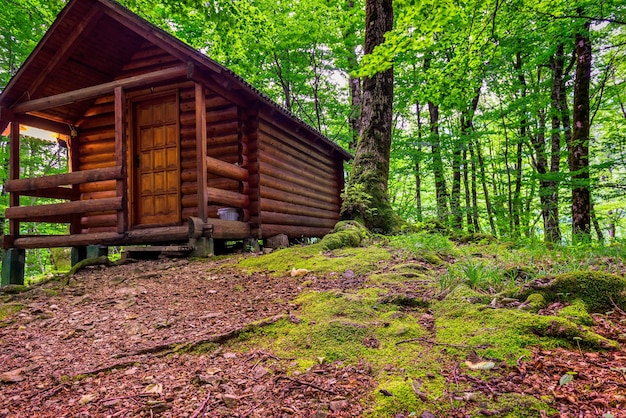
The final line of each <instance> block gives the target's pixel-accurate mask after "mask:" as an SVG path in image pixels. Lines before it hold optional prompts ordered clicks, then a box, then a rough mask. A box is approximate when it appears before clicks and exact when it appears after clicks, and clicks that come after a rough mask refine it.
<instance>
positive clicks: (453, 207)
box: [450, 121, 465, 231]
mask: <svg viewBox="0 0 626 418" xmlns="http://www.w3.org/2000/svg"><path fill="white" fill-rule="evenodd" d="M461 123H465V121H462V122H461ZM462 141H463V138H460V139H459V141H458V142H457V143H456V144H454V149H453V150H452V188H451V189H450V213H451V215H452V223H451V226H452V228H454V229H456V230H458V231H461V230H462V229H463V212H462V211H461V155H462V148H463V144H462Z"/></svg>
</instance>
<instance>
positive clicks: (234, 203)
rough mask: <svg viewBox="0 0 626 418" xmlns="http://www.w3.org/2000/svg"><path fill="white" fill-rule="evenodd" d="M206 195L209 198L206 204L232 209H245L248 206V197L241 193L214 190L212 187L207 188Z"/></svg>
mask: <svg viewBox="0 0 626 418" xmlns="http://www.w3.org/2000/svg"><path fill="white" fill-rule="evenodd" d="M207 193H208V196H209V201H208V203H213V204H221V205H224V206H230V207H234V208H247V207H248V206H249V205H250V199H249V198H248V196H246V195H244V194H241V193H237V192H231V191H228V190H221V189H216V188H213V187H207Z"/></svg>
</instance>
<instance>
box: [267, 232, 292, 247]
mask: <svg viewBox="0 0 626 418" xmlns="http://www.w3.org/2000/svg"><path fill="white" fill-rule="evenodd" d="M263 246H264V247H266V248H273V249H277V248H287V247H289V237H288V236H287V235H285V234H279V235H274V236H273V237H269V238H267V239H266V240H265V241H264V242H263Z"/></svg>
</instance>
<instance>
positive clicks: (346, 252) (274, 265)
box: [238, 243, 391, 275]
mask: <svg viewBox="0 0 626 418" xmlns="http://www.w3.org/2000/svg"><path fill="white" fill-rule="evenodd" d="M390 257H391V255H390V254H389V252H388V251H387V250H385V249H384V248H380V247H376V246H370V247H367V248H342V249H338V250H335V251H332V252H328V251H324V250H323V248H322V246H321V245H320V243H317V244H313V245H305V246H295V247H290V248H284V249H281V250H277V251H272V252H271V253H269V254H264V255H259V256H254V257H247V258H242V259H240V260H239V261H238V266H239V267H242V268H244V269H249V270H254V271H269V272H271V273H274V274H276V275H284V274H287V273H288V272H289V271H291V269H293V268H296V269H307V270H310V271H311V272H312V273H314V274H324V273H343V272H345V271H347V270H352V271H353V272H354V273H355V274H364V273H367V272H370V271H373V270H375V269H377V268H378V266H379V263H380V262H381V261H386V260H389V258H390Z"/></svg>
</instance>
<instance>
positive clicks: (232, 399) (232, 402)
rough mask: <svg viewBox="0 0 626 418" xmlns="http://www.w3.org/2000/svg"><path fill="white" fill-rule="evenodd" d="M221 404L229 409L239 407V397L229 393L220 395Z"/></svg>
mask: <svg viewBox="0 0 626 418" xmlns="http://www.w3.org/2000/svg"><path fill="white" fill-rule="evenodd" d="M222 402H224V405H226V406H227V407H229V408H234V407H236V406H237V405H239V396H237V395H232V394H230V393H224V394H222Z"/></svg>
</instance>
